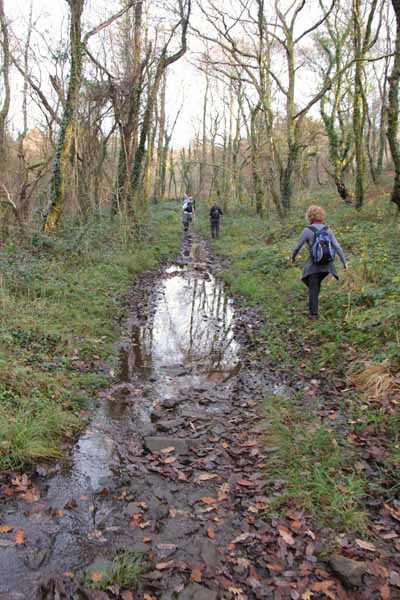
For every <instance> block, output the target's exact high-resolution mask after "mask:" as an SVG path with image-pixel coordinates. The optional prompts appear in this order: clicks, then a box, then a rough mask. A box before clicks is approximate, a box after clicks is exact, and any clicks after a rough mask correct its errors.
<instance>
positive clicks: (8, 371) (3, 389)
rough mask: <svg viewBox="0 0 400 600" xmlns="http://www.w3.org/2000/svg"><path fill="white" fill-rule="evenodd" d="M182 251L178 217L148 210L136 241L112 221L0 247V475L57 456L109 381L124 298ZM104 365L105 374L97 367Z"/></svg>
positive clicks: (38, 236) (93, 222) (65, 229)
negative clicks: (136, 282) (150, 271)
mask: <svg viewBox="0 0 400 600" xmlns="http://www.w3.org/2000/svg"><path fill="white" fill-rule="evenodd" d="M179 245H180V223H179V218H178V215H177V214H175V213H173V212H171V211H166V210H164V209H163V208H158V209H156V210H153V211H152V213H151V221H149V222H148V223H147V224H146V227H145V235H144V236H143V239H142V240H141V241H140V242H136V241H134V240H131V239H129V238H127V237H126V236H125V235H124V230H123V229H122V228H121V226H120V223H118V222H117V221H114V222H113V221H110V220H108V219H99V220H94V221H92V222H89V223H87V224H85V225H71V224H65V225H64V226H63V227H62V228H61V229H60V231H58V232H57V234H56V235H54V236H46V235H43V234H40V233H36V234H35V235H34V236H33V237H32V238H31V239H30V240H26V241H25V242H24V243H21V242H16V241H14V240H12V239H8V240H6V242H5V243H4V245H3V246H2V247H1V248H0V470H8V469H13V468H15V467H21V466H22V465H24V464H26V463H30V462H34V461H36V460H37V459H39V458H40V459H45V458H51V457H55V456H59V447H60V441H61V439H62V437H63V436H65V435H69V436H70V435H72V434H73V433H74V432H75V431H77V429H79V428H80V427H82V426H83V425H84V421H83V420H82V418H81V417H80V414H79V413H80V411H81V410H82V408H86V407H87V406H88V403H89V401H90V399H91V398H92V397H93V395H94V394H95V391H96V389H98V388H100V387H102V386H104V385H106V384H107V383H108V382H109V381H110V376H109V371H110V370H111V368H112V367H113V365H114V362H115V359H116V357H115V352H114V350H113V344H114V342H115V341H116V339H118V336H119V329H118V326H117V323H116V317H118V315H119V312H120V307H121V302H122V300H123V296H124V294H125V293H126V292H127V290H128V289H129V287H130V286H131V285H132V283H133V281H134V279H135V276H136V275H137V274H138V273H140V272H142V271H144V270H146V269H149V268H151V267H153V266H155V265H156V264H157V263H158V262H159V261H160V260H161V259H162V258H164V257H166V256H168V255H171V254H173V253H175V252H176V251H177V249H178V248H179ZM105 365H107V366H108V367H110V368H109V369H108V368H107V369H106V368H105Z"/></svg>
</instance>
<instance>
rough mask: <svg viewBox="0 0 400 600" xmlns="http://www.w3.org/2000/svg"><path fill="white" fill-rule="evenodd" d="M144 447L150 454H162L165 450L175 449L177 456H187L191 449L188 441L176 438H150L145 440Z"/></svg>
mask: <svg viewBox="0 0 400 600" xmlns="http://www.w3.org/2000/svg"><path fill="white" fill-rule="evenodd" d="M144 445H145V448H147V450H150V452H161V450H163V449H164V448H171V447H174V448H175V454H185V453H186V452H187V451H188V449H189V444H188V442H187V441H186V440H182V439H180V438H174V437H161V436H160V437H156V436H148V437H145V438H144Z"/></svg>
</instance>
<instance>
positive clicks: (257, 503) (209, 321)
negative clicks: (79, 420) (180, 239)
mask: <svg viewBox="0 0 400 600" xmlns="http://www.w3.org/2000/svg"><path fill="white" fill-rule="evenodd" d="M193 246H194V247H195V248H192V256H193V257H194V258H191V257H190V252H191V238H190V237H188V238H187V239H186V241H185V242H184V244H183V248H182V255H181V257H180V258H179V259H178V260H177V261H176V262H175V263H174V264H172V265H169V267H168V268H164V270H163V271H160V270H154V271H153V272H149V273H147V274H145V275H144V276H143V277H142V278H141V279H140V280H139V281H138V283H137V284H136V286H135V288H134V290H133V291H132V294H131V296H130V298H129V304H128V306H127V307H126V321H125V324H124V332H125V337H124V338H123V340H122V341H121V344H120V372H119V374H118V381H119V383H117V384H116V385H115V386H114V387H113V388H111V389H109V390H107V391H105V392H104V393H103V394H102V395H101V397H100V398H99V406H98V409H97V412H96V414H95V417H94V420H93V422H92V424H91V426H90V427H89V428H88V430H87V431H86V432H85V433H84V434H83V435H82V437H81V438H80V439H79V441H78V442H77V445H76V447H75V449H74V452H73V457H72V458H73V460H72V465H71V466H70V467H68V468H67V467H63V468H61V467H60V466H59V465H58V466H55V467H54V468H53V467H52V468H48V467H45V466H39V468H38V469H37V472H36V474H35V476H34V477H32V478H31V479H30V478H28V477H26V476H20V477H14V478H13V479H12V480H11V481H9V482H8V483H7V485H6V486H5V487H4V488H3V490H2V491H3V494H5V495H6V496H7V495H8V496H9V498H8V499H7V500H6V501H5V502H4V503H3V506H2V511H1V516H0V518H1V521H0V524H1V525H3V526H4V527H9V528H10V530H9V532H5V535H3V536H2V537H1V539H0V571H1V573H2V576H1V581H0V599H10V600H12V599H32V600H36V599H38V598H41V599H47V600H50V599H52V600H55V599H67V598H68V599H75V600H78V599H85V598H86V599H88V598H89V599H99V600H100V599H107V598H109V599H112V598H123V599H124V600H130V599H132V598H135V599H136V598H138V599H139V598H140V599H145V600H150V599H162V600H172V599H175V598H178V599H179V600H190V599H193V600H216V599H217V598H221V599H230V598H238V599H254V598H257V599H258V598H260V599H261V598H262V599H267V598H274V600H279V599H280V598H282V599H285V598H288V599H292V600H298V599H300V598H306V599H308V598H313V599H314V600H315V599H317V598H326V597H328V596H326V595H324V593H323V589H325V590H328V591H329V590H330V589H332V586H336V587H335V590H336V592H337V593H338V596H333V595H332V596H329V597H335V598H336V597H338V598H353V597H355V596H353V595H350V596H349V595H347V593H346V592H345V591H344V590H343V589H342V588H341V586H340V585H339V584H338V583H337V581H336V580H334V579H332V577H331V576H330V575H329V574H328V573H326V572H325V571H324V569H323V565H320V564H319V563H318V561H317V559H316V557H315V554H316V552H317V551H318V547H316V544H315V543H314V540H315V536H314V534H313V532H312V531H311V530H310V529H309V527H310V524H309V523H307V520H306V518H305V517H304V515H302V514H300V513H297V512H296V511H295V510H293V511H291V513H290V514H287V515H283V516H282V519H280V520H272V522H267V521H265V520H263V519H262V514H263V511H264V508H265V505H266V500H267V498H266V495H265V494H266V490H265V484H264V480H263V476H262V474H261V467H262V464H263V462H264V460H265V458H263V457H262V455H261V452H260V449H259V443H258V439H259V435H260V434H261V433H262V422H261V418H260V415H259V414H258V413H257V408H256V407H257V404H258V401H259V400H260V399H261V398H262V397H263V395H264V394H265V393H266V392H268V393H273V392H274V390H275V389H276V388H277V387H279V385H282V383H283V382H282V381H280V382H279V381H277V380H276V379H275V377H274V374H273V373H272V372H271V371H266V370H265V366H264V365H262V364H260V363H259V362H258V359H257V358H254V357H253V358H252V351H253V350H254V348H253V347H252V342H251V336H249V332H251V330H252V329H253V328H257V326H258V325H259V320H258V316H257V314H256V313H255V312H254V311H252V310H251V309H250V310H249V309H247V310H246V311H245V312H244V311H241V310H240V309H238V308H237V307H235V305H234V304H233V302H232V300H231V299H229V298H228V297H227V295H226V293H225V290H224V287H223V285H222V284H221V283H220V282H219V281H218V280H217V279H215V277H214V275H213V272H215V269H216V267H218V264H217V263H216V260H215V259H214V258H213V257H212V256H211V255H210V253H209V251H208V250H207V248H206V247H205V245H204V244H203V243H202V242H200V241H199V240H198V239H196V238H195V237H194V241H193ZM193 250H194V251H193ZM272 450H273V449H272ZM277 484H279V482H277ZM7 486H8V487H7ZM123 548H130V549H135V550H137V551H140V552H143V553H144V554H143V555H144V560H145V564H146V572H145V574H144V575H142V577H141V578H140V582H139V585H138V588H137V589H136V590H135V591H134V592H132V591H128V590H126V589H124V588H121V587H120V586H119V585H113V586H110V587H109V588H108V589H107V590H106V591H95V590H90V589H88V586H87V585H86V584H85V583H83V582H82V576H83V574H84V572H86V573H87V578H88V579H87V581H91V582H92V583H95V580H96V581H98V579H99V577H100V578H101V577H102V572H103V571H102V569H107V568H108V567H109V563H107V562H104V561H103V562H102V560H103V559H105V560H109V559H112V558H113V557H114V556H115V554H116V553H117V551H118V550H119V549H123ZM99 561H100V562H99ZM99 573H100V575H99ZM327 580H328V581H330V582H331V583H330V584H326V581H327ZM324 581H325V584H324ZM323 584H324V585H325V588H323ZM318 585H320V586H322V587H320V589H319V588H318ZM312 586H314V588H312ZM315 586H317V587H315ZM311 590H313V591H311ZM321 590H322V591H321ZM307 594H308V595H307ZM332 594H333V592H332Z"/></svg>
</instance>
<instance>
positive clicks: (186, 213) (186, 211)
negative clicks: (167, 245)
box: [182, 198, 194, 231]
mask: <svg viewBox="0 0 400 600" xmlns="http://www.w3.org/2000/svg"><path fill="white" fill-rule="evenodd" d="M193 217H194V208H193V204H192V202H191V201H190V198H189V199H188V201H187V202H186V204H185V205H184V206H183V211H182V223H183V230H184V231H187V230H188V229H189V225H190V222H191V220H192V218H193Z"/></svg>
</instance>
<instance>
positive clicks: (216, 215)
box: [210, 204, 223, 221]
mask: <svg viewBox="0 0 400 600" xmlns="http://www.w3.org/2000/svg"><path fill="white" fill-rule="evenodd" d="M217 211H218V212H217ZM221 215H223V212H222V210H221V209H220V207H219V206H217V205H216V204H214V206H212V207H211V208H210V219H211V221H219V218H220V216H221Z"/></svg>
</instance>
